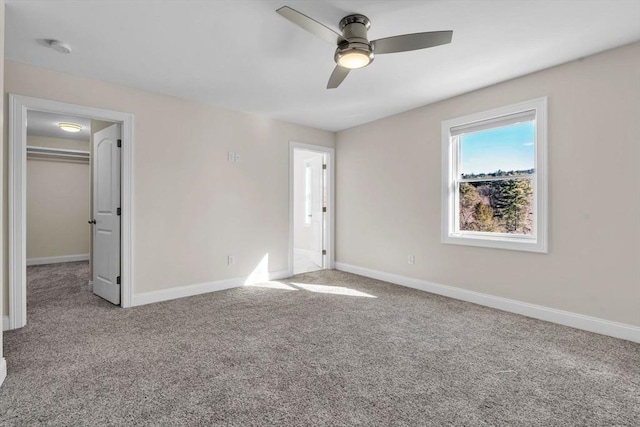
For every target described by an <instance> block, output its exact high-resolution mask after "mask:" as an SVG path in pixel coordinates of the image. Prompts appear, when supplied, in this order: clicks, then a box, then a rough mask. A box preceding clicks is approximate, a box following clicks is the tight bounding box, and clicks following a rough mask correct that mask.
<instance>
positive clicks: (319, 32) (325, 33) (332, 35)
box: [276, 6, 346, 45]
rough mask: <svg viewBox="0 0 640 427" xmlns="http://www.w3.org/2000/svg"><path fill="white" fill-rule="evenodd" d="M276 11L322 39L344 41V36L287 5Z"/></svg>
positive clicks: (336, 41) (334, 43)
mask: <svg viewBox="0 0 640 427" xmlns="http://www.w3.org/2000/svg"><path fill="white" fill-rule="evenodd" d="M276 12H278V13H279V14H280V15H282V16H283V17H285V18H287V19H288V20H289V21H291V22H293V23H294V24H296V25H298V26H300V27H302V28H304V29H305V30H307V31H309V32H310V33H311V34H313V35H315V36H317V37H320V38H321V39H322V40H326V41H328V42H329V43H331V44H333V45H337V44H338V43H341V42H343V41H346V40H345V38H344V37H342V36H341V35H340V34H338V33H337V32H335V31H333V30H332V29H331V28H329V27H327V26H325V25H324V24H321V23H319V22H318V21H316V20H315V19H313V18H309V17H308V16H307V15H305V14H303V13H300V12H298V11H297V10H295V9H291V8H290V7H288V6H283V7H281V8H280V9H278V10H276Z"/></svg>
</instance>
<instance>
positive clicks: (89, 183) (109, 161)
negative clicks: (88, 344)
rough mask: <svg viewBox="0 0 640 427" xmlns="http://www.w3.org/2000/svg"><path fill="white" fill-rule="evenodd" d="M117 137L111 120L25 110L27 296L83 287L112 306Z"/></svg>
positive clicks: (115, 295)
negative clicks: (80, 285)
mask: <svg viewBox="0 0 640 427" xmlns="http://www.w3.org/2000/svg"><path fill="white" fill-rule="evenodd" d="M120 139H121V137H120V124H118V123H112V122H107V121H102V120H95V119H89V118H86V117H78V116H69V115H65V114H55V113H50V112H43V111H28V112H27V147H26V154H27V180H26V187H27V190H26V196H27V210H26V217H27V226H26V231H27V236H26V252H27V258H26V265H27V277H26V280H27V289H28V291H31V290H33V291H35V292H58V293H60V292H73V290H78V289H79V288H78V283H84V284H85V285H86V284H88V288H89V291H93V293H95V294H96V295H98V296H100V297H102V298H104V299H106V300H108V301H109V302H111V303H113V304H120V286H119V284H118V281H119V276H120V250H119V247H120V218H119V216H118V215H117V214H118V210H119V209H120V176H119V174H120V153H119V148H118V145H117V141H118V140H120ZM87 220H88V221H87ZM34 266H38V267H34Z"/></svg>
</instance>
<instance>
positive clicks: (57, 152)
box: [27, 145, 91, 160]
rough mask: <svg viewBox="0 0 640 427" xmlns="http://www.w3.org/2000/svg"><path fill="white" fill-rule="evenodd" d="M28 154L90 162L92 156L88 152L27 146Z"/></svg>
mask: <svg viewBox="0 0 640 427" xmlns="http://www.w3.org/2000/svg"><path fill="white" fill-rule="evenodd" d="M27 154H38V155H41V156H51V157H66V158H74V159H86V160H89V157H90V155H91V154H90V153H89V152H88V151H81V150H67V149H64V148H50V147H35V146H32V145H27Z"/></svg>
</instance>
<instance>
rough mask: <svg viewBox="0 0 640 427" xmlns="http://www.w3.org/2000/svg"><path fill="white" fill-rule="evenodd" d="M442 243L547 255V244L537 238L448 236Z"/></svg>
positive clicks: (444, 237) (443, 238)
mask: <svg viewBox="0 0 640 427" xmlns="http://www.w3.org/2000/svg"><path fill="white" fill-rule="evenodd" d="M442 243H447V244H453V245H464V246H477V247H483V248H493V249H507V250H512V251H525V252H538V253H547V252H548V251H547V245H546V242H543V241H540V240H539V239H536V238H535V237H524V236H523V237H504V236H487V235H471V234H448V235H445V236H443V237H442Z"/></svg>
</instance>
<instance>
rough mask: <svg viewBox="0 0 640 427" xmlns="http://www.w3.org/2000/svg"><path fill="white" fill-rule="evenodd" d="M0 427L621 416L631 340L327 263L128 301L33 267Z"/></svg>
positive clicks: (69, 273)
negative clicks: (254, 281) (213, 288)
mask: <svg viewBox="0 0 640 427" xmlns="http://www.w3.org/2000/svg"><path fill="white" fill-rule="evenodd" d="M27 277H28V325H27V326H26V327H25V328H22V329H19V330H15V331H7V332H5V335H4V345H5V346H4V350H5V357H6V358H7V364H8V371H9V376H8V377H7V379H6V380H5V383H4V385H3V386H2V388H0V424H1V425H25V426H26V425H36V424H45V425H216V426H268V425H279V426H445V425H454V426H534V425H535V426H569V425H592V426H612V425H616V426H631V425H638V420H640V345H638V344H634V343H631V342H627V341H623V340H618V339H614V338H609V337H605V336H600V335H596V334H592V333H588V332H584V331H579V330H576V329H572V328H568V327H563V326H559V325H555V324H551V323H547V322H542V321H538V320H534V319H530V318H526V317H522V316H518V315H514V314H509V313H505V312H501V311H498V310H494V309H490V308H485V307H481V306H478V305H474V304H470V303H465V302H461V301H456V300H453V299H449V298H445V297H440V296H436V295H432V294H429V293H425V292H420V291H417V290H412V289H408V288H403V287H400V286H396V285H392V284H389V283H385V282H381V281H377V280H372V279H367V278H363V277H359V276H356V275H352V274H348V273H342V272H337V271H319V272H314V273H308V274H302V275H298V276H295V277H293V278H291V279H288V280H283V281H279V282H274V283H270V284H269V283H267V284H264V285H263V286H255V287H242V288H237V289H231V290H227V291H222V292H216V293H211V294H206V295H200V296H195V297H190V298H183V299H179V300H174V301H167V302H162V303H158V304H151V305H147V306H142V307H136V308H131V309H121V308H119V307H115V306H113V305H111V304H109V303H108V302H106V301H103V300H101V299H100V298H98V297H96V296H94V295H93V294H92V293H90V292H89V291H88V290H87V288H86V282H87V278H88V264H87V263H86V262H78V263H68V264H58V265H49V266H33V267H29V268H28V273H27Z"/></svg>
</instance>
